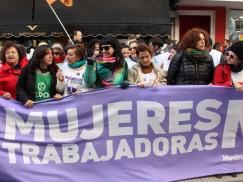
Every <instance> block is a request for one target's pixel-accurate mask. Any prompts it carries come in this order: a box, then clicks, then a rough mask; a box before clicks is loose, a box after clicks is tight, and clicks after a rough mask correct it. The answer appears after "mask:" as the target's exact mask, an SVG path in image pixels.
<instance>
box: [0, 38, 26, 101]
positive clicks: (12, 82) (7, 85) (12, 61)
mask: <svg viewBox="0 0 243 182" xmlns="http://www.w3.org/2000/svg"><path fill="white" fill-rule="evenodd" d="M1 57H2V64H1V65H0V96H2V97H3V98H5V99H16V84H17V81H18V79H19V75H20V74H21V71H22V69H23V68H24V67H25V66H26V65H27V64H28V60H27V59H26V57H25V56H24V53H23V52H22V51H21V48H20V47H19V46H18V45H16V44H14V43H12V42H6V43H5V45H4V47H3V49H2V52H1Z"/></svg>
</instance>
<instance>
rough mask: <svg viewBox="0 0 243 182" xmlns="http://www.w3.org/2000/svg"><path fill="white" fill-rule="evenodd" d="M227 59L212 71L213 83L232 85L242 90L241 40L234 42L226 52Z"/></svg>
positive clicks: (242, 54) (242, 62)
mask: <svg viewBox="0 0 243 182" xmlns="http://www.w3.org/2000/svg"><path fill="white" fill-rule="evenodd" d="M226 58H227V61H226V62H225V63H222V64H219V65H218V66H217V67H216V69H215V73H214V80H213V84H214V85H221V86H227V87H232V86H234V87H235V88H236V90H237V91H241V92H242V91H243V71H242V70H243V41H239V42H236V43H234V44H233V45H232V46H231V47H229V49H228V52H226Z"/></svg>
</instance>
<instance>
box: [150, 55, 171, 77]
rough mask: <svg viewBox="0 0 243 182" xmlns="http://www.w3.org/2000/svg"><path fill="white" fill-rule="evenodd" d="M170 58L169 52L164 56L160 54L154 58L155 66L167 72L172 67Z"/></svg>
mask: <svg viewBox="0 0 243 182" xmlns="http://www.w3.org/2000/svg"><path fill="white" fill-rule="evenodd" d="M169 56H170V53H169V52H165V53H162V54H158V55H157V56H154V57H153V63H154V65H155V66H157V67H158V68H162V70H164V71H165V72H167V71H168V69H169V65H170V60H169Z"/></svg>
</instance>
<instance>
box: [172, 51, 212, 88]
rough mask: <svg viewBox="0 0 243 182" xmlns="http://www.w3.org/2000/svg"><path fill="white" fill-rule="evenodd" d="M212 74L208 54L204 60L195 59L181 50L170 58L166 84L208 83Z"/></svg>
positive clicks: (210, 59) (210, 58) (210, 60)
mask: <svg viewBox="0 0 243 182" xmlns="http://www.w3.org/2000/svg"><path fill="white" fill-rule="evenodd" d="M213 75H214V64H213V59H212V57H211V56H210V55H208V57H207V58H206V59H204V60H195V59H193V58H191V57H189V56H188V55H186V54H185V53H183V52H178V53H177V54H176V55H175V56H174V58H173V60H171V63H170V66H169V70H168V75H167V84H168V85H208V84H210V83H211V82H212V80H213Z"/></svg>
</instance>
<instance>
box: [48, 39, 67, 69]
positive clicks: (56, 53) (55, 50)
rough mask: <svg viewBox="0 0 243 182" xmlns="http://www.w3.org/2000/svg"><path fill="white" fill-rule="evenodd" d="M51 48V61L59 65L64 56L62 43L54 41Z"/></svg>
mask: <svg viewBox="0 0 243 182" xmlns="http://www.w3.org/2000/svg"><path fill="white" fill-rule="evenodd" d="M51 50H52V54H53V61H54V62H55V63H56V65H57V66H58V67H61V66H62V64H63V62H64V60H65V57H66V55H65V53H64V51H63V47H62V45H61V44H59V43H55V44H53V45H52V47H51Z"/></svg>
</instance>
